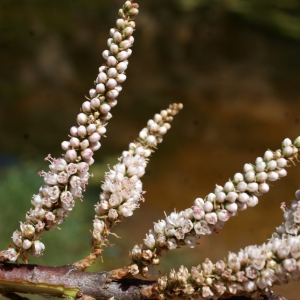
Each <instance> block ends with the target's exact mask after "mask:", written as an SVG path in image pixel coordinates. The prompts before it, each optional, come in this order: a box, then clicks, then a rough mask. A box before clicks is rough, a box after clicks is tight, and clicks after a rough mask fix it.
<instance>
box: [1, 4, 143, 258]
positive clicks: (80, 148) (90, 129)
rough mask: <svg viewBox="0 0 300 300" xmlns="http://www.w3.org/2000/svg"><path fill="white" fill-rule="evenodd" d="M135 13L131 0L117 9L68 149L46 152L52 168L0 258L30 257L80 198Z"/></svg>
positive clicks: (119, 78) (121, 73) (117, 86)
mask: <svg viewBox="0 0 300 300" xmlns="http://www.w3.org/2000/svg"><path fill="white" fill-rule="evenodd" d="M137 14H138V5H137V4H136V3H132V2H131V1H126V2H125V4H124V6H123V8H121V9H120V10H119V19H117V21H116V28H112V29H111V30H110V35H111V38H109V40H108V47H109V50H105V51H104V52H103V57H104V59H105V60H106V63H105V65H103V66H101V67H100V68H99V74H98V77H97V79H96V81H95V85H96V87H95V88H94V89H91V90H90V91H89V95H90V98H91V99H89V100H87V101H85V102H84V103H83V104H82V108H81V111H82V112H81V113H79V114H78V115H77V123H78V126H73V127H72V128H71V129H70V140H69V141H64V142H62V144H61V146H62V149H63V150H64V151H66V153H65V155H63V157H62V158H58V159H53V158H51V156H50V155H48V157H47V158H46V160H49V162H50V166H49V168H50V171H48V172H44V171H41V172H40V173H39V175H40V176H43V177H44V181H45V184H46V185H43V186H42V187H41V188H40V190H39V193H38V194H37V195H33V198H32V201H31V203H32V205H33V206H34V209H30V211H29V212H28V213H27V214H26V222H25V223H21V226H20V229H21V231H19V230H16V231H15V232H14V233H13V236H12V241H13V244H12V245H10V247H9V249H8V250H4V251H2V252H0V261H7V260H9V261H16V260H17V259H18V257H20V258H21V259H23V260H24V261H25V262H28V255H29V254H33V255H35V256H40V255H42V254H43V251H44V249H45V246H44V244H43V243H42V242H41V241H40V239H41V235H42V233H43V232H45V231H49V230H53V229H54V228H56V227H57V226H58V225H59V224H61V223H62V222H63V221H64V219H65V217H67V216H68V214H69V211H71V210H72V209H73V207H74V205H75V202H74V198H79V199H81V198H82V191H84V190H85V187H86V185H87V184H88V179H89V177H90V174H89V173H88V169H89V165H92V164H93V162H94V159H93V155H94V152H95V151H97V150H98V149H99V148H100V146H101V144H100V142H99V140H100V139H101V136H103V135H104V134H105V132H106V127H105V126H106V124H107V121H108V120H109V119H111V117H112V115H111V113H110V110H111V108H112V107H114V106H115V105H116V104H117V100H116V98H117V96H118V95H119V92H120V91H121V90H122V87H121V83H122V82H124V81H125V80H126V75H125V70H126V69H127V66H128V61H127V58H128V57H129V56H130V55H131V52H132V50H131V49H130V47H131V46H132V44H133V41H134V39H133V37H132V33H133V31H134V28H135V23H134V21H133V19H134V17H135V16H136V15H137ZM123 210H125V208H124V209H123Z"/></svg>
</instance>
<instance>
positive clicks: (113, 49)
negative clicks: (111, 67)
mask: <svg viewBox="0 0 300 300" xmlns="http://www.w3.org/2000/svg"><path fill="white" fill-rule="evenodd" d="M109 51H110V53H111V54H113V55H116V54H117V53H118V52H119V47H118V46H117V45H116V44H113V43H112V44H111V45H110V47H109Z"/></svg>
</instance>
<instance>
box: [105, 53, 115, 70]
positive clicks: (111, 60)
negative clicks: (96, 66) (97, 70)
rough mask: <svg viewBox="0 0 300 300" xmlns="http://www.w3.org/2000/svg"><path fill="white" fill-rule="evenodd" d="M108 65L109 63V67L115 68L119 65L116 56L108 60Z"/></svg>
mask: <svg viewBox="0 0 300 300" xmlns="http://www.w3.org/2000/svg"><path fill="white" fill-rule="evenodd" d="M106 63H107V65H108V66H109V67H115V66H116V64H117V60H116V58H115V57H114V56H109V57H108V58H107V61H106Z"/></svg>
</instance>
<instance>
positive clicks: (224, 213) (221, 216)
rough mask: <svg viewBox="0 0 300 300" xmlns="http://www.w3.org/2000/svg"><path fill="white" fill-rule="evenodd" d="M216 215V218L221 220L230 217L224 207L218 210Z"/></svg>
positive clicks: (224, 220) (226, 219)
mask: <svg viewBox="0 0 300 300" xmlns="http://www.w3.org/2000/svg"><path fill="white" fill-rule="evenodd" d="M217 216H218V219H219V220H220V221H223V222H226V221H228V220H229V218H230V214H229V212H228V211H227V210H226V209H222V210H219V211H218V212H217Z"/></svg>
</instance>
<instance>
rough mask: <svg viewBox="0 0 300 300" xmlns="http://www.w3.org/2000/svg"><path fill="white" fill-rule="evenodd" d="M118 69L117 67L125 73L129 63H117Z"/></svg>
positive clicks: (119, 71) (120, 71)
mask: <svg viewBox="0 0 300 300" xmlns="http://www.w3.org/2000/svg"><path fill="white" fill-rule="evenodd" d="M116 69H117V71H118V73H123V72H124V71H125V70H126V69H127V64H126V63H125V62H123V61H122V62H120V63H118V64H117V66H116Z"/></svg>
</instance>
